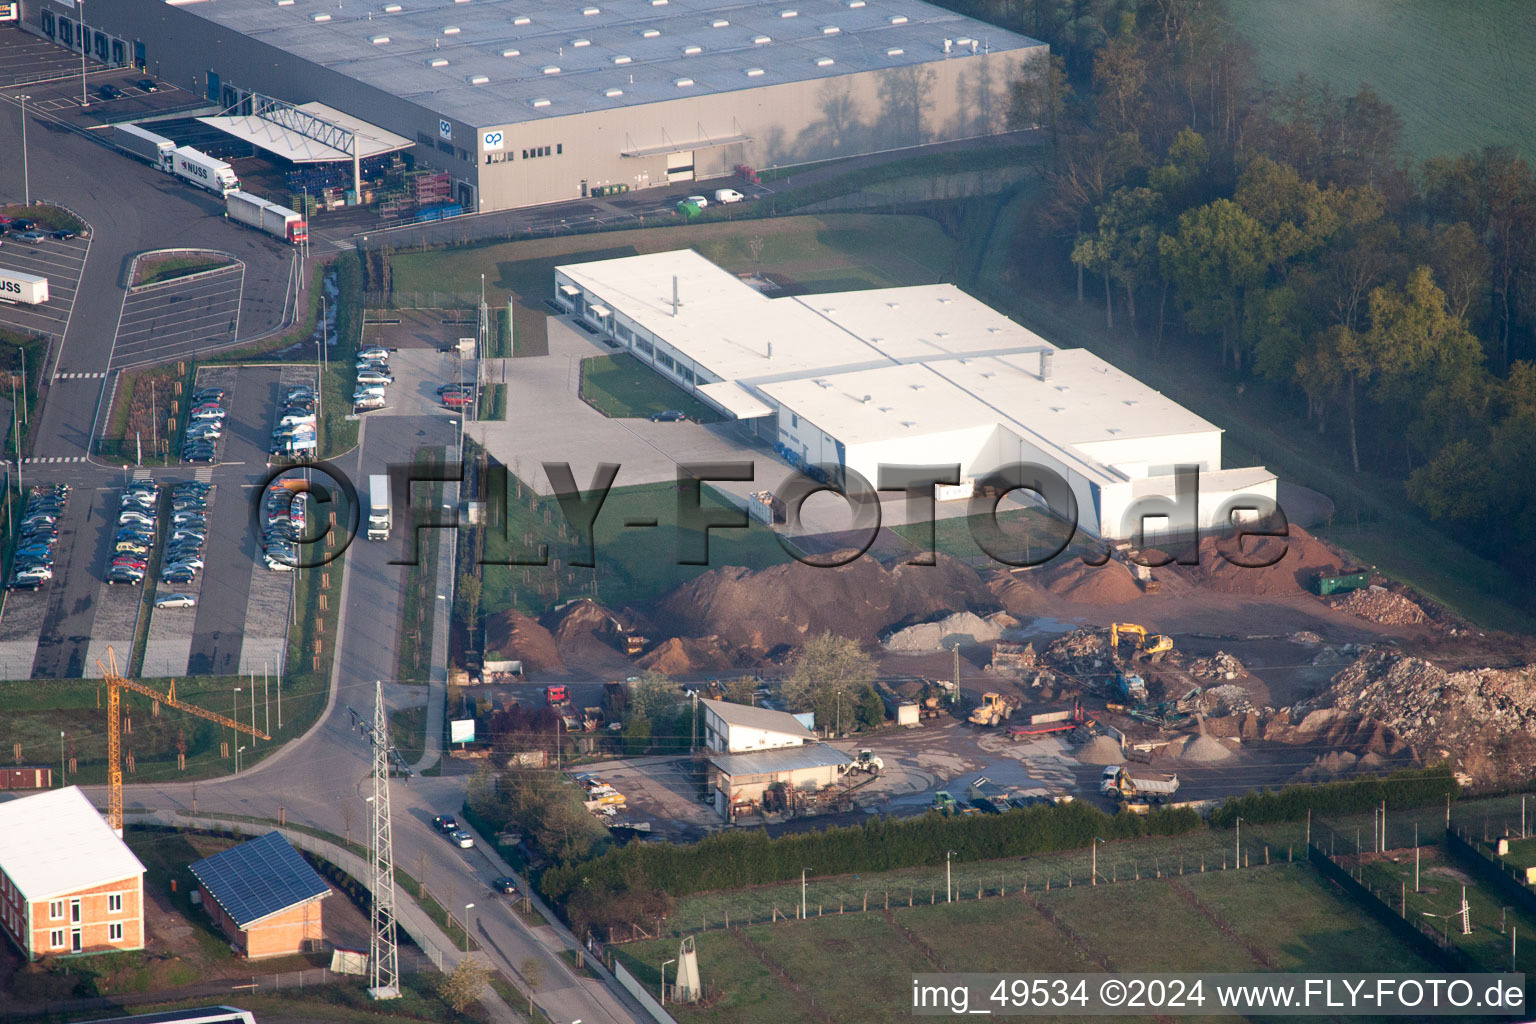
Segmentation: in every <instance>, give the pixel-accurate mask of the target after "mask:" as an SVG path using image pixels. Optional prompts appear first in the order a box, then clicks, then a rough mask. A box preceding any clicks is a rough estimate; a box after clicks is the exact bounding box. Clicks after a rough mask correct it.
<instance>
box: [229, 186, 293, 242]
mask: <svg viewBox="0 0 1536 1024" xmlns="http://www.w3.org/2000/svg"><path fill="white" fill-rule="evenodd" d="M224 212H225V213H227V214H228V215H229V219H230V220H237V221H239V222H240V223H241V224H244V225H246V226H248V227H253V228H255V229H256V230H257V231H265V232H266V233H267V234H269V235H271V236H272V237H274V238H281V239H282V240H283V241H285V242H287V243H288V244H290V245H297V244H298V243H300V242H304V241H307V240H308V239H309V225H308V224H306V223H305V222H304V216H303V215H302V214H300V213H298V212H296V211H294V210H290V209H288V207H286V206H278V205H277V204H276V203H273V202H269V201H268V200H266V199H263V198H261V196H258V195H253V194H252V193H250V192H242V191H240V190H239V189H236V190H235V191H233V192H231V193H230V194H229V195H227V196H225V197H224Z"/></svg>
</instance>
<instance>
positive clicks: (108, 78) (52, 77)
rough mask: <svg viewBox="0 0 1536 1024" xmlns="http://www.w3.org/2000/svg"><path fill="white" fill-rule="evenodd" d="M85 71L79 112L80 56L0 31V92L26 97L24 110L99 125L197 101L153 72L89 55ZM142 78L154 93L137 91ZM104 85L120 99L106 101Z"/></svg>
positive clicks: (16, 32)
mask: <svg viewBox="0 0 1536 1024" xmlns="http://www.w3.org/2000/svg"><path fill="white" fill-rule="evenodd" d="M124 56H125V57H127V56H128V55H127V54H125V55H124ZM85 72H86V83H85V84H86V96H87V98H88V99H89V101H90V102H89V105H88V106H87V107H85V108H84V109H83V110H82V109H81V106H80V92H81V82H80V54H79V52H78V51H71V50H67V49H65V48H64V47H62V46H60V45H58V44H57V43H54V42H51V41H49V40H47V39H43V38H40V37H38V36H34V35H32V34H30V33H27V32H23V31H21V30H20V29H19V28H16V27H14V26H6V27H4V28H0V89H7V90H8V91H10V92H12V93H13V94H14V93H16V92H25V93H26V94H27V96H28V97H30V98H29V99H28V101H27V102H28V105H29V106H36V107H37V108H38V109H40V110H44V111H48V112H49V113H53V114H55V115H62V116H65V117H73V116H76V115H78V116H81V117H94V118H96V119H97V123H99V122H100V121H107V120H110V121H122V120H126V119H131V118H134V117H142V116H148V115H152V114H155V113H157V112H159V111H162V110H167V109H180V108H185V107H187V106H189V105H192V104H195V103H197V102H198V101H199V99H200V97H198V96H197V95H195V94H194V93H190V92H187V91H186V90H185V89H180V88H178V87H176V86H175V85H172V84H171V83H170V82H167V81H165V80H164V79H162V78H160V77H159V76H158V75H155V74H154V73H153V72H152V71H141V70H139V69H138V68H133V67H115V68H114V67H108V66H107V65H105V64H103V63H101V62H100V61H99V60H97V58H96V54H95V53H94V52H92V53H91V54H90V55H89V56H88V57H87V58H86V61H85ZM146 78H148V79H149V80H151V81H152V82H154V85H155V87H154V89H153V90H145V89H143V88H141V87H140V85H139V83H140V82H141V81H143V80H144V79H146ZM108 85H110V86H112V87H113V88H114V89H116V90H118V92H120V93H121V95H118V96H113V97H112V98H110V99H109V98H107V96H106V95H104V94H103V93H102V87H103V86H108Z"/></svg>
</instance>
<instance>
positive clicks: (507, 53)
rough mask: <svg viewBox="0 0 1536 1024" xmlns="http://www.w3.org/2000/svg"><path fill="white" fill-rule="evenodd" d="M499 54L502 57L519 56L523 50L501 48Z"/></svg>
mask: <svg viewBox="0 0 1536 1024" xmlns="http://www.w3.org/2000/svg"><path fill="white" fill-rule="evenodd" d="M501 55H502V56H503V57H521V56H522V55H523V51H522V50H513V49H507V50H502V51H501Z"/></svg>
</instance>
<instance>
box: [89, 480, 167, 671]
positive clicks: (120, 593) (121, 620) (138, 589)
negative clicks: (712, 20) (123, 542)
mask: <svg viewBox="0 0 1536 1024" xmlns="http://www.w3.org/2000/svg"><path fill="white" fill-rule="evenodd" d="M137 479H141V480H147V479H149V473H148V472H147V471H141V472H140V473H139V474H137ZM122 495H123V490H122V489H120V488H119V489H113V490H109V491H105V492H103V500H102V502H101V507H100V510H99V511H100V519H101V521H102V524H103V526H102V528H101V529H99V530H97V531H95V535H96V536H97V537H99V538H100V539H99V545H100V548H101V553H100V557H98V558H96V559H94V564H93V569H94V571H93V573H92V575H93V577H94V579H95V583H96V597H95V603H96V616H95V618H94V620H93V621H92V623H91V636H90V643H89V645H88V646H87V648H86V652H85V665H84V668H83V670H82V672H81V673H80V674H81V675H83V676H85V678H87V679H95V678H99V677H100V676H101V674H102V671H101V670H102V667H103V666H105V665H107V663H108V662H107V652H108V650H110V651H112V653H113V654H114V655H116V657H117V669H118V671H119V672H123V673H126V672H127V671H128V666H129V663H130V661H131V660H132V658H133V639H134V637H135V636H137V635H138V626H139V615H140V614H141V608H142V605H143V599H144V585H143V584H138V585H135V584H125V583H117V584H111V583H108V582H107V569H108V567H109V566H110V565H111V564H112V560H113V556H114V548H115V547H116V536H117V526H118V524H117V521H116V518H115V514H116V513H117V512H118V510H119V505H120V502H121V498H122ZM163 495H164V489H163V488H161V489H159V496H161V497H163ZM159 504H163V502H159ZM155 519H156V522H155V531H154V532H155V544H154V545H153V546H155V547H157V546H158V545H159V544H161V543H163V542H164V540H165V523H164V522H163V521H162V520H163V516H161V515H159V514H158V512H157V515H156V516H155ZM145 560H146V561H148V559H147V558H146V559H145Z"/></svg>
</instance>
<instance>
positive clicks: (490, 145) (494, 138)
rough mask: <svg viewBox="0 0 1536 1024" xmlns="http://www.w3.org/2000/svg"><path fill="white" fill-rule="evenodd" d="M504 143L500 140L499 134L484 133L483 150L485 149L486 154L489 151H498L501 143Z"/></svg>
mask: <svg viewBox="0 0 1536 1024" xmlns="http://www.w3.org/2000/svg"><path fill="white" fill-rule="evenodd" d="M504 141H505V140H504V139H503V138H502V134H501V132H486V133H485V138H484V143H485V149H486V151H487V152H489V151H491V150H494V149H500V148H501V147H502V143H503V142H504Z"/></svg>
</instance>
